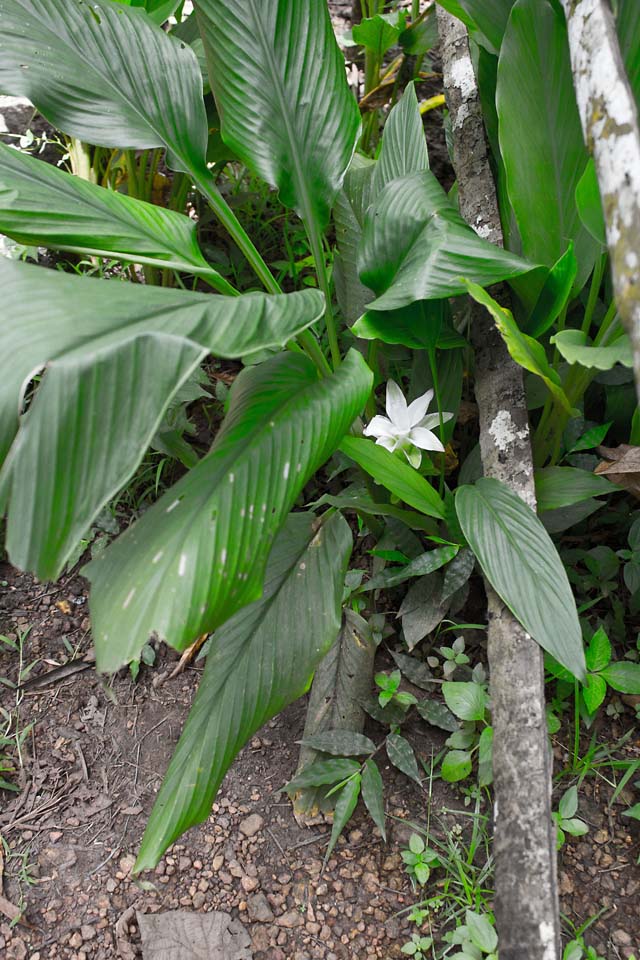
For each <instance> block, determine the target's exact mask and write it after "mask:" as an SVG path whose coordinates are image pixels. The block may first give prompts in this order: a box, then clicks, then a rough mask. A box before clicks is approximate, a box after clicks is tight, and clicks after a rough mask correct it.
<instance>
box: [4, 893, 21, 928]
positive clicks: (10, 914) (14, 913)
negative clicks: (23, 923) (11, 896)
mask: <svg viewBox="0 0 640 960" xmlns="http://www.w3.org/2000/svg"><path fill="white" fill-rule="evenodd" d="M0 913H3V914H4V915H5V917H6V918H7V920H11V922H12V923H15V922H16V921H17V920H19V919H20V917H21V916H22V911H21V910H20V909H19V908H18V907H16V906H15V904H13V903H11V901H10V900H7V899H6V897H3V896H2V895H0Z"/></svg>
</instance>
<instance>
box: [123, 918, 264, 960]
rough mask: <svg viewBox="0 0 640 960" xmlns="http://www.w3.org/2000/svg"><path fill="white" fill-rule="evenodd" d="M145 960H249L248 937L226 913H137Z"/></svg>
mask: <svg viewBox="0 0 640 960" xmlns="http://www.w3.org/2000/svg"><path fill="white" fill-rule="evenodd" d="M137 917H138V926H139V927H140V935H141V937H142V956H143V958H144V960H196V958H200V957H201V958H202V960H205V958H206V960H252V953H251V949H250V947H251V937H250V936H249V934H248V932H247V931H246V929H245V928H244V927H243V925H242V924H241V923H240V922H239V921H238V920H234V919H233V918H232V917H231V916H230V915H229V914H228V913H221V912H219V911H214V912H212V913H189V912H187V911H186V910H172V911H168V912H167V913H158V914H155V915H150V914H144V913H138V915H137Z"/></svg>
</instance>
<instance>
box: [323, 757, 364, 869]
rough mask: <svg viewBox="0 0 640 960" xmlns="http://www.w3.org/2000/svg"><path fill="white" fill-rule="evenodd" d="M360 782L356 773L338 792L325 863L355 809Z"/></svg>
mask: <svg viewBox="0 0 640 960" xmlns="http://www.w3.org/2000/svg"><path fill="white" fill-rule="evenodd" d="M361 782H362V777H361V775H360V774H359V773H356V774H355V776H353V777H351V779H350V780H347V782H346V783H345V785H344V787H343V788H342V790H340V792H339V794H338V796H337V799H336V807H335V810H334V812H333V826H332V827H331V837H330V838H329V845H328V847H327V850H326V853H325V855H324V862H325V863H326V862H327V860H328V859H329V857H330V856H331V853H332V851H333V848H334V847H335V845H336V843H337V842H338V837H339V836H340V834H341V833H342V831H343V830H344V828H345V827H346V825H347V823H348V822H349V820H350V818H351V814H352V813H353V811H354V810H355V808H356V804H357V803H358V797H359V796H360V784H361Z"/></svg>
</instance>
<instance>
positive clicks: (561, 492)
mask: <svg viewBox="0 0 640 960" xmlns="http://www.w3.org/2000/svg"><path fill="white" fill-rule="evenodd" d="M603 480H604V481H605V482H604V483H603V482H602V481H603ZM535 481H536V499H537V501H538V511H539V512H540V513H542V512H543V511H544V510H557V509H558V508H559V507H570V506H571V505H572V504H574V503H579V502H581V501H582V500H589V499H590V498H591V497H601V496H606V495H607V494H611V493H616V491H617V490H619V489H620V488H619V487H616V485H615V484H614V483H611V481H610V480H607V478H606V477H599V476H597V474H595V473H589V471H588V470H580V469H579V468H578V467H542V469H540V470H536V472H535Z"/></svg>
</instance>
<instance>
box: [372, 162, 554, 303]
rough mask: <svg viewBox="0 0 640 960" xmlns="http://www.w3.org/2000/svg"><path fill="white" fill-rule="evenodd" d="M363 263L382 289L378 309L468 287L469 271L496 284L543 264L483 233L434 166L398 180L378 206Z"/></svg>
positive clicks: (475, 277) (385, 191)
mask: <svg viewBox="0 0 640 960" xmlns="http://www.w3.org/2000/svg"><path fill="white" fill-rule="evenodd" d="M358 266H359V270H360V279H361V280H362V282H363V283H364V284H366V286H368V287H370V288H371V289H372V290H373V291H374V292H375V293H376V294H377V299H376V300H374V301H373V303H371V304H370V305H369V309H370V310H395V309H397V308H398V307H403V306H406V305H407V304H409V303H412V302H413V301H414V300H434V299H442V298H444V297H450V296H455V295H456V294H460V293H464V292H465V288H464V284H463V282H462V280H461V277H466V278H468V279H470V280H474V281H476V282H477V283H480V284H485V285H488V284H491V283H496V282H498V281H499V280H505V279H507V278H509V277H515V276H517V275H519V274H523V273H526V272H528V271H530V270H533V269H534V268H535V264H532V263H528V262H527V261H526V260H523V259H522V258H521V257H518V256H516V254H513V253H509V252H507V251H505V250H502V249H501V248H500V247H496V246H494V245H493V244H491V243H489V242H488V241H487V240H483V239H482V238H481V237H479V236H478V235H477V234H476V233H475V232H474V231H473V230H472V229H471V227H469V225H468V224H467V223H465V221H464V220H463V219H462V217H461V216H460V214H459V212H458V210H457V208H456V207H455V206H454V205H453V204H452V203H451V201H450V200H449V199H448V198H447V195H446V193H445V192H444V190H443V189H442V187H441V186H440V184H439V183H438V181H437V180H436V178H435V177H434V176H433V174H432V173H431V172H430V171H428V170H424V171H422V172H421V173H415V174H411V175H410V176H406V177H401V178H399V179H396V180H393V181H391V182H390V183H388V184H387V186H386V187H385V188H384V189H383V190H382V192H381V193H380V195H379V197H378V198H377V199H376V201H375V202H374V203H373V204H372V205H371V207H370V208H369V210H368V212H367V214H366V218H365V226H364V231H363V239H362V245H361V249H360V255H359V260H358Z"/></svg>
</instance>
